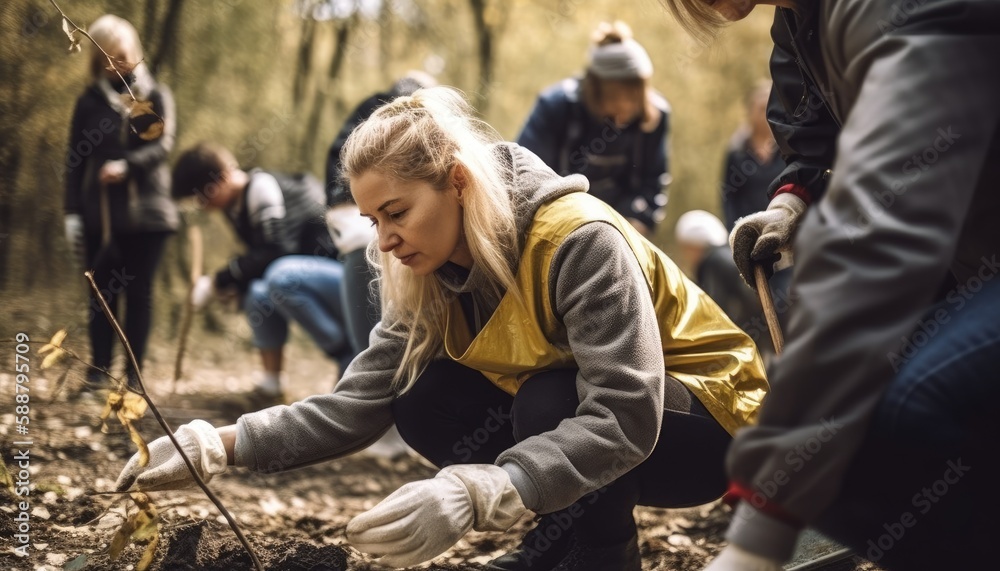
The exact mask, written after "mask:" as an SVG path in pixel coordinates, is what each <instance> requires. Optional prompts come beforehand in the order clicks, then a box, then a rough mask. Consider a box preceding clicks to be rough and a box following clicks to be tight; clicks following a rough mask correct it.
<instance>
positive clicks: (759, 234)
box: [729, 192, 806, 290]
mask: <svg viewBox="0 0 1000 571" xmlns="http://www.w3.org/2000/svg"><path fill="white" fill-rule="evenodd" d="M805 212H806V203H805V202H804V201H803V200H802V199H801V198H799V197H798V196H795V195H794V194H791V193H787V192H786V193H782V194H779V195H777V196H775V197H774V198H773V199H772V200H771V203H770V204H768V205H767V210H765V211H763V212H756V213H754V214H750V215H749V216H744V217H743V218H740V219H739V220H737V221H736V226H735V227H734V228H733V232H732V234H730V235H729V245H730V247H732V249H733V261H734V262H736V268H737V269H738V270H739V271H740V275H741V276H743V280H744V281H745V282H747V284H748V285H749V286H750V287H752V288H753V289H754V290H756V289H757V284H756V281H755V280H754V276H753V265H754V263H760V264H763V265H764V271H765V272H767V276H768V277H770V276H771V273H772V271H773V266H774V262H776V261H777V260H778V255H779V254H783V253H785V252H788V253H791V250H792V239H793V238H794V237H795V230H796V228H798V226H799V222H800V221H801V220H802V216H803V215H804V214H805Z"/></svg>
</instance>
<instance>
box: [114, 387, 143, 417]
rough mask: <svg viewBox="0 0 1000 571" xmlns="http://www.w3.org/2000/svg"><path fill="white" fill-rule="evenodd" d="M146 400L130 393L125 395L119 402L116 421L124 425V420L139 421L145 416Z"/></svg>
mask: <svg viewBox="0 0 1000 571" xmlns="http://www.w3.org/2000/svg"><path fill="white" fill-rule="evenodd" d="M147 406H148V405H147V404H146V399H144V398H142V396H140V395H138V394H136V393H133V392H131V391H129V392H127V393H125V396H124V398H122V400H121V406H120V407H119V408H118V409H117V413H118V420H120V421H122V424H124V423H125V420H139V419H140V418H142V416H143V415H144V414H146V407H147Z"/></svg>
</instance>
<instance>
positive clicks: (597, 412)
mask: <svg viewBox="0 0 1000 571" xmlns="http://www.w3.org/2000/svg"><path fill="white" fill-rule="evenodd" d="M549 284H550V296H551V299H552V307H553V308H554V310H555V313H556V317H557V318H559V319H560V320H561V321H562V322H563V324H565V326H566V330H567V334H568V344H569V347H570V349H571V350H572V351H573V355H574V357H575V359H576V362H577V365H579V368H580V372H579V373H578V375H577V393H578V395H579V397H580V406H579V408H577V415H576V417H574V418H570V419H566V420H563V421H562V422H561V423H560V424H559V426H558V427H557V428H556V429H555V430H553V431H551V432H546V433H544V434H541V435H538V436H533V437H530V438H527V439H525V440H523V441H521V442H520V443H518V444H517V445H515V446H514V447H512V448H511V449H509V450H507V451H506V452H504V453H503V454H501V455H500V457H499V458H498V459H497V464H499V465H501V466H503V467H504V468H505V469H506V470H507V471H508V473H510V474H511V476H512V480H513V482H514V485H515V487H516V488H517V490H518V493H519V494H520V495H521V497H522V501H524V502H525V505H526V506H527V507H528V508H530V509H532V510H534V511H536V512H539V513H548V512H552V511H555V510H558V509H562V508H565V507H567V506H569V505H570V504H572V503H573V502H575V501H577V500H578V499H580V498H581V497H582V496H584V495H586V494H588V493H590V492H593V491H595V490H597V489H599V488H601V487H603V486H605V485H607V484H609V483H611V482H612V481H614V480H615V479H617V478H618V477H619V476H621V475H622V474H624V473H625V472H627V471H629V470H631V469H632V468H634V467H635V466H637V465H638V464H639V463H641V462H642V461H643V460H645V459H646V457H647V456H649V454H650V453H652V451H653V447H654V446H655V445H656V440H657V438H658V436H659V432H660V422H661V421H662V418H663V383H664V374H665V373H664V364H663V347H662V345H661V341H660V335H659V328H658V326H657V322H656V313H655V310H654V308H653V301H652V297H651V296H650V291H649V288H648V286H647V285H646V279H645V277H644V276H643V274H642V272H641V270H640V269H639V263H638V261H637V260H636V258H635V256H634V255H633V254H632V253H631V250H630V249H629V246H628V243H627V242H626V241H625V238H624V237H623V236H622V235H621V233H620V232H619V231H618V230H617V229H616V228H614V227H613V226H611V225H609V224H606V223H603V222H593V223H590V224H587V225H584V226H583V227H581V228H579V229H577V230H576V231H574V232H573V233H572V234H571V235H570V236H568V237H567V238H566V240H565V241H564V242H563V244H562V245H560V247H559V249H558V250H557V251H556V254H555V256H554V258H553V261H552V266H551V268H550V270H549Z"/></svg>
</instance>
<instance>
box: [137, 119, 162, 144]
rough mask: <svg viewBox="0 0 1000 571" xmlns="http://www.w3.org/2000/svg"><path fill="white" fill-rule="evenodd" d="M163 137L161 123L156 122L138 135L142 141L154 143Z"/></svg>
mask: <svg viewBox="0 0 1000 571" xmlns="http://www.w3.org/2000/svg"><path fill="white" fill-rule="evenodd" d="M162 135H163V121H157V122H155V123H152V124H150V125H149V127H146V129H145V130H143V131H142V132H141V133H139V138H140V139H142V140H143V141H155V140H156V139H159V138H160V137H161V136H162Z"/></svg>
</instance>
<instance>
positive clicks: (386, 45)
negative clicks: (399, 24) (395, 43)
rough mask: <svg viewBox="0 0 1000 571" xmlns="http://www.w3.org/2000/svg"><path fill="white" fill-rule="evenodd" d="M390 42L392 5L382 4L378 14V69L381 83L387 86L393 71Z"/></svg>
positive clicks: (391, 38) (391, 34) (391, 78)
mask: <svg viewBox="0 0 1000 571" xmlns="http://www.w3.org/2000/svg"><path fill="white" fill-rule="evenodd" d="M392 40H393V18H392V3H391V2H382V6H381V8H380V9H379V13H378V45H379V49H378V54H379V64H380V65H379V69H380V70H381V71H382V83H383V84H388V83H391V82H392V80H393V73H394V70H393V69H392V61H393V57H392V56H393V54H392V51H393V50H392Z"/></svg>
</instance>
